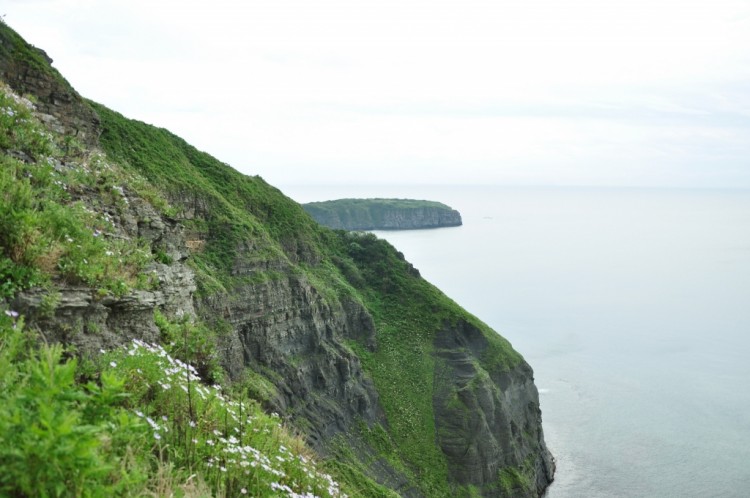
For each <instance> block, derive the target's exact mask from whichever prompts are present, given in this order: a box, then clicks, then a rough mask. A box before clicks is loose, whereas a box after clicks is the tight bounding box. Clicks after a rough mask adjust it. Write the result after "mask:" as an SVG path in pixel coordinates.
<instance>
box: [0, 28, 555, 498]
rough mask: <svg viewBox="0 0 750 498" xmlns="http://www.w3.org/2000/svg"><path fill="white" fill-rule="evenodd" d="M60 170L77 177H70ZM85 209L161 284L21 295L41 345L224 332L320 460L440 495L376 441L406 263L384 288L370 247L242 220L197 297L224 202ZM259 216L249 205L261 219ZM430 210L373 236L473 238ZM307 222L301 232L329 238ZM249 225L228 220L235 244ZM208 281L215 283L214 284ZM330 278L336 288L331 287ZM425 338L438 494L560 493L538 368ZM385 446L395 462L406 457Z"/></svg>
mask: <svg viewBox="0 0 750 498" xmlns="http://www.w3.org/2000/svg"><path fill="white" fill-rule="evenodd" d="M0 28H1V26H0ZM5 31H6V30H4V29H0V35H1V36H0V41H1V42H2V43H3V44H4V45H3V46H4V48H3V49H2V51H0V72H2V77H3V79H4V80H6V81H8V83H9V84H12V85H16V86H14V88H19V89H20V91H22V92H27V93H30V94H32V95H34V96H35V98H36V100H37V101H38V104H37V110H38V112H39V117H40V118H41V119H42V120H43V121H44V122H46V123H48V124H49V125H50V127H51V129H52V130H55V131H56V132H64V133H67V134H69V135H74V136H77V137H79V138H80V139H82V140H84V143H91V144H94V143H96V141H97V137H99V131H100V127H102V126H103V120H100V119H99V116H97V114H96V112H95V111H94V110H93V109H92V108H91V107H89V106H88V105H87V103H86V101H85V100H83V99H82V98H80V96H78V95H77V94H76V93H75V92H74V91H73V90H72V89H70V88H69V86H66V85H67V84H66V83H64V80H60V79H57V78H56V77H55V76H54V75H52V76H51V75H50V74H52V73H49V71H44V70H42V69H40V68H39V67H37V66H36V65H35V64H37V62H38V61H37V62H34V63H28V61H27V62H24V61H23V60H22V58H21V59H19V57H18V54H19V53H25V52H23V50H29V47H25V48H24V47H21V48H19V46H18V45H14V44H17V43H19V42H18V41H17V40H16V39H15V38H13V37H12V36H11V35H9V34H8V33H6V32H5ZM22 49H23V50H22ZM35 53H36V54H37V56H40V57H41V54H40V53H38V52H35ZM14 54H15V55H14ZM48 69H49V68H48ZM14 82H15V83H14ZM66 92H67V93H66ZM61 95H67V97H65V98H61V97H60V96H61ZM58 125H59V126H58ZM144 126H145V125H144ZM86 153H87V154H93V153H96V152H94V151H91V150H89V151H87V152H86ZM57 166H58V167H61V168H64V167H66V165H65V164H62V163H61V164H59V165H57ZM211 166H212V167H216V168H219V167H220V166H216V165H215V164H214V163H211ZM221 167H224V168H226V169H225V170H222V172H223V173H222V174H225V175H226V176H227V177H229V178H235V177H234V176H231V175H234V174H235V173H234V172H231V171H230V169H229V168H228V167H226V166H225V165H221ZM206 176H208V175H206ZM235 179H236V178H235ZM240 180H241V179H240ZM240 180H237V181H240ZM258 188H261V187H258ZM268 188H269V189H270V187H268ZM217 191H218V190H217ZM261 194H262V195H259V198H261V199H262V198H264V196H265V198H270V197H272V196H271V195H270V194H269V193H268V192H267V191H263V192H262V193H261ZM73 195H74V197H75V199H74V200H76V201H79V202H81V203H83V204H84V205H86V206H87V207H88V208H89V209H90V210H92V211H96V212H98V213H103V214H106V216H107V217H108V219H110V220H111V223H112V230H111V232H109V233H106V234H104V236H106V237H112V238H118V239H129V240H140V241H142V243H143V244H145V246H146V247H148V248H149V249H150V250H151V252H152V254H153V255H154V256H155V257H154V258H153V261H152V262H151V263H150V264H149V266H148V267H147V268H146V272H147V274H148V275H150V278H152V279H153V285H152V286H151V287H150V288H149V289H148V290H137V291H132V292H130V293H129V294H127V295H125V296H122V297H116V296H113V295H111V294H106V293H105V294H102V293H101V292H100V291H99V290H98V289H94V288H91V287H86V286H83V285H76V286H71V285H66V284H65V283H64V282H60V281H57V282H55V283H54V285H53V287H52V288H47V289H44V290H42V289H30V290H27V291H24V292H20V293H19V294H18V295H16V296H15V297H14V301H13V302H12V303H11V304H12V307H13V309H16V310H18V311H20V312H22V313H23V314H24V315H26V317H27V320H28V322H27V323H28V324H29V326H31V327H33V328H37V329H39V330H40V331H42V332H43V333H44V334H45V336H46V338H47V339H48V340H51V341H60V342H64V343H66V344H70V345H73V346H76V347H77V349H78V351H79V352H81V353H83V354H86V353H87V352H94V351H97V350H98V349H100V348H105V349H107V348H112V347H115V346H117V345H119V344H123V343H125V342H127V341H129V340H130V338H136V337H137V338H141V339H145V340H147V341H157V340H158V339H159V329H158V327H157V326H156V323H155V312H157V311H158V312H159V313H163V314H165V315H166V316H168V317H172V318H180V319H184V320H188V321H195V322H201V321H202V322H204V323H219V322H220V323H221V324H223V325H224V326H225V327H226V329H225V331H224V333H223V334H220V335H219V336H218V338H217V339H216V340H217V344H216V345H215V350H216V351H217V354H218V355H219V356H220V358H219V360H220V362H221V364H222V365H223V367H224V369H225V370H226V372H227V374H228V378H229V380H230V381H240V380H242V379H243V378H244V376H245V374H247V373H248V371H250V370H252V371H253V372H254V373H255V374H256V375H257V376H260V377H263V378H265V379H266V380H267V381H268V382H269V383H270V384H273V386H274V392H273V393H272V394H271V396H270V397H269V398H268V399H266V400H265V401H266V403H267V404H268V408H269V409H270V410H276V411H278V412H279V413H280V414H281V415H282V416H283V417H284V418H286V419H287V420H288V421H289V422H290V423H292V424H294V425H295V427H296V428H297V429H298V430H299V431H300V432H302V433H304V434H305V435H306V437H307V439H308V441H309V442H310V443H311V444H312V445H313V447H314V448H315V449H317V450H318V451H319V452H320V453H322V454H328V455H335V454H336V453H335V449H336V447H335V444H342V441H343V444H349V445H350V448H352V451H351V453H352V454H353V455H354V457H356V458H359V459H360V460H361V462H364V463H363V466H364V468H365V469H366V471H367V472H368V473H369V474H370V475H371V476H372V477H374V478H375V479H376V480H378V481H379V482H381V483H384V484H385V485H387V486H389V487H391V488H393V489H395V490H397V491H398V492H399V493H400V494H401V495H403V496H430V489H432V490H433V491H434V490H435V488H423V487H420V482H419V478H420V471H421V469H420V468H418V467H416V465H417V464H415V463H414V462H413V461H408V460H394V459H396V458H400V457H399V456H398V455H399V454H400V452H401V450H400V449H397V450H396V451H394V452H393V454H391V455H389V457H388V458H386V457H385V456H384V455H383V453H382V451H381V448H380V446H379V445H378V444H376V443H375V442H373V441H372V440H368V439H367V437H366V436H365V435H363V434H364V433H366V432H367V431H368V430H370V429H372V428H381V429H383V430H384V431H385V433H386V437H390V436H388V435H387V431H388V428H389V423H390V421H389V416H394V415H393V412H390V414H389V412H388V411H387V410H386V409H385V407H384V403H383V402H382V399H383V393H384V392H385V391H386V390H387V389H389V388H391V387H390V386H389V385H387V384H383V383H381V384H380V385H378V384H377V383H376V382H375V381H374V379H373V378H372V376H371V373H372V370H369V371H368V367H367V366H366V364H367V361H365V360H366V359H367V358H368V357H369V358H370V361H372V357H373V355H374V354H375V353H376V352H377V351H378V350H379V348H381V347H382V346H381V344H380V342H381V338H384V339H385V340H390V339H391V338H389V337H388V336H387V335H386V336H384V335H382V334H383V330H385V329H389V330H391V332H389V333H393V332H392V329H393V327H394V326H393V325H392V324H391V323H389V321H392V319H393V317H391V316H388V315H385V316H384V314H383V313H384V312H383V310H382V309H375V308H376V307H375V306H374V305H373V303H378V302H380V301H383V302H387V300H388V299H389V298H392V297H393V296H388V293H389V292H390V289H392V288H398V287H399V286H400V285H401V284H402V282H401V281H402V280H409V282H410V285H414V288H415V289H423V290H424V289H427V286H426V285H423V284H425V283H424V281H423V280H421V278H420V277H419V275H418V272H416V271H415V270H414V269H413V268H412V267H411V266H410V265H408V264H406V263H404V264H405V265H406V266H407V267H408V269H407V271H402V272H400V273H394V274H393V275H389V276H387V278H385V279H383V280H382V281H381V280H378V278H379V275H381V274H383V272H382V271H381V270H380V268H381V267H382V265H384V264H385V263H384V262H383V261H382V260H381V259H379V258H380V256H382V255H383V254H385V255H386V256H387V257H389V258H393V259H394V260H398V261H402V260H403V256H401V255H397V253H396V251H395V250H394V249H393V248H392V247H390V246H386V245H384V244H372V247H371V248H370V247H369V246H368V245H367V244H366V243H365V242H366V241H364V240H360V241H359V243H357V242H353V241H348V243H347V244H346V245H345V247H344V248H342V247H339V246H337V245H336V244H338V243H339V242H340V240H339V239H337V238H336V237H337V236H336V235H334V233H333V232H331V231H330V230H325V231H322V232H316V231H315V230H323V229H321V228H320V227H317V226H315V228H314V229H312V228H311V229H309V230H308V231H306V232H304V233H294V231H287V232H283V233H281V234H278V232H279V231H280V228H278V226H282V227H286V226H288V225H289V223H290V220H289V219H287V218H283V219H282V221H280V222H278V226H275V227H272V228H269V227H268V226H264V225H263V222H262V221H259V220H261V218H260V215H258V217H257V218H248V219H246V220H243V221H242V223H244V224H245V225H252V226H251V228H250V229H248V231H247V232H243V233H245V234H246V235H244V236H243V237H244V238H243V239H242V240H241V241H240V242H239V243H237V244H236V245H235V246H232V247H229V248H225V247H224V246H223V245H222V246H221V247H222V249H226V250H225V252H223V253H221V254H222V255H224V256H226V257H227V258H229V259H230V262H229V264H228V266H229V268H231V270H230V271H225V270H216V269H215V268H214V269H213V271H215V272H217V273H218V272H220V271H224V272H225V274H222V275H221V276H222V278H223V280H222V285H217V287H216V288H215V289H212V290H211V291H210V292H208V291H205V290H204V291H203V292H201V293H199V292H197V288H198V287H197V285H196V280H197V278H198V277H199V275H198V273H199V269H198V267H197V266H196V264H194V262H195V259H196V256H198V255H201V254H203V252H204V251H206V250H207V249H206V247H207V246H211V244H214V245H215V246H218V245H220V244H224V245H226V240H224V239H221V240H220V235H217V234H223V233H224V232H221V231H220V230H217V229H216V227H215V226H212V225H211V223H214V222H215V220H214V219H213V218H212V209H215V206H216V204H215V197H216V196H217V195H219V194H217V193H216V191H215V192H212V193H211V196H214V197H211V198H210V199H209V197H210V196H209V195H208V194H205V195H204V193H202V192H201V191H199V190H194V191H190V192H174V191H173V192H168V193H165V196H166V197H168V198H169V200H170V201H171V203H172V205H173V207H174V208H175V209H174V210H172V211H170V213H171V214H170V215H167V214H165V210H164V209H157V208H155V207H154V204H153V202H152V201H149V200H147V199H146V198H144V197H143V196H141V195H139V194H138V193H137V191H136V190H135V189H130V188H129V187H128V186H127V185H124V186H122V195H123V199H124V201H123V202H119V203H118V204H117V205H116V206H115V205H112V204H108V203H106V202H102V200H101V198H100V196H101V192H100V191H99V190H97V189H95V188H91V189H89V190H82V191H78V192H75V193H74V194H73ZM224 202H227V201H224ZM257 202H260V201H257V200H253V201H252V202H251V201H248V202H247V204H248V205H250V206H251V207H253V203H257ZM268 202H270V201H268ZM279 202H280V203H279V204H278V205H272V206H271V207H272V208H274V209H271V208H267V207H266V206H265V205H264V206H263V207H262V209H261V208H258V212H263V213H264V214H265V215H267V216H268V218H269V219H272V218H273V217H274V216H279V211H282V210H283V211H285V212H288V213H292V215H290V216H296V215H295V214H294V213H297V212H298V211H300V210H299V206H296V205H294V204H293V203H292V201H291V200H288V199H283V200H281V201H279ZM419 209H421V210H417V211H410V212H408V213H407V212H405V211H399V209H395V210H392V211H391V212H390V214H388V215H385V216H384V217H383V218H381V220H382V221H383V223H385V224H379V225H378V226H371V227H369V228H387V229H407V228H424V227H426V226H445V225H446V224H447V223H454V224H460V215H458V217H456V216H457V213H455V212H454V213H455V214H445V213H444V212H443V211H444V210H436V209H435V208H434V207H433V208H429V207H425V206H422V207H421V208H419ZM300 212H301V211H300ZM448 212H449V213H450V209H449V208H448ZM302 216H303V218H304V220H303V221H304V223H302V224H301V226H307V225H305V223H307V224H309V225H310V226H314V225H315V224H314V223H312V222H311V221H310V220H309V218H307V217H305V216H304V214H302ZM446 220H449V221H446ZM450 220H452V221H450ZM235 222H236V220H231V219H230V220H227V219H222V223H224V224H225V225H226V227H225V228H226V229H227V230H230V231H231V230H232V229H233V228H234V225H233V223H235ZM268 223H270V222H268ZM236 224H237V225H240V224H241V223H239V222H236ZM369 228H368V227H362V228H361V229H369ZM350 235H356V234H350ZM274 237H276V238H274ZM373 238H374V237H373ZM326 244H328V245H326ZM368 248H369V249H372V251H369V249H368ZM346 251H349V252H350V253H349V255H348V256H347V254H348V253H347V252H346ZM368 251H369V252H368ZM351 254H354V255H355V256H356V257H354V256H351ZM156 255H161V256H160V257H156ZM347 258H349V259H347ZM399 258H400V259H399ZM366 265H369V266H367V267H366ZM393 266H394V265H388V268H390V269H393ZM311 268H313V269H314V271H313V270H311ZM200 271H202V272H203V273H204V274H203V276H204V277H205V273H206V270H205V269H201V270H200ZM320 275H327V276H329V277H330V278H331V279H332V280H335V282H333V283H332V282H326V281H322V280H320ZM424 292H433V291H432V290H429V289H427V290H424ZM50 295H52V296H53V299H52V301H54V303H53V305H50V298H49V296H50ZM400 301H401V302H402V303H403V301H404V299H400ZM423 301H425V302H427V301H429V300H428V299H427V298H424V300H423ZM430 303H431V304H429V306H430V310H429V314H430V315H433V314H434V315H437V314H441V313H445V314H446V316H447V315H451V314H452V313H457V312H455V310H454V309H453V307H450V311H446V310H445V309H443V308H440V307H439V306H442V305H441V304H439V303H442V301H434V303H438V304H434V303H433V302H432V301H430ZM461 313H464V312H462V311H461V312H460V313H459V315H460V314H461ZM451 316H453V315H451ZM461 316H463V315H461ZM421 326H422V328H421V329H419V332H418V333H417V332H415V331H414V330H416V329H414V330H412V329H410V328H409V327H410V326H409V325H408V324H405V325H399V327H397V328H396V330H397V333H398V334H404V335H414V336H417V335H419V336H420V337H419V338H417V339H419V341H422V342H415V343H414V344H415V346H414V348H413V350H410V351H409V352H408V354H409V355H426V356H425V357H424V358H423V359H425V360H426V361H425V364H432V363H434V365H435V366H434V379H433V382H432V385H433V386H434V387H433V388H432V392H429V393H428V396H431V399H432V415H431V416H433V418H434V426H435V432H434V434H430V435H429V436H430V437H429V440H430V444H432V442H431V441H432V440H433V439H434V441H435V442H436V443H435V444H437V445H438V446H439V450H440V452H439V453H440V455H441V459H442V460H441V463H440V465H445V466H446V467H447V469H448V479H449V482H445V483H441V487H440V488H439V490H440V491H441V492H440V493H439V494H440V495H441V496H447V495H448V494H449V493H450V492H451V490H463V491H466V490H468V489H473V490H478V491H479V493H480V494H482V495H483V496H540V495H541V494H542V493H543V490H544V489H545V488H546V486H547V485H548V484H549V482H551V480H552V473H553V469H554V464H553V461H552V458H551V456H550V454H549V452H548V451H547V449H546V447H545V445H544V440H543V436H542V428H541V414H540V413H541V412H540V409H539V400H538V394H537V391H536V388H535V386H534V384H533V374H532V371H531V368H530V367H529V366H528V365H527V364H526V363H525V362H523V360H521V359H520V357H518V358H519V359H518V360H515V359H514V360H513V362H512V364H508V365H503V364H495V363H493V362H494V360H493V358H494V356H493V354H494V353H493V351H494V350H493V347H495V346H493V344H495V343H493V341H492V340H491V339H494V337H492V336H488V335H487V334H488V332H487V331H483V330H480V329H479V328H478V327H476V326H475V325H472V324H471V323H469V322H468V321H466V320H449V321H446V322H445V323H444V324H443V326H442V328H439V330H434V329H430V328H429V327H430V326H431V325H429V326H424V325H421ZM422 336H424V338H422ZM415 340H416V339H415ZM495 345H496V344H495ZM391 373H392V374H393V375H392V377H391V378H396V379H397V378H398V372H391ZM391 409H392V410H393V408H391ZM396 409H398V407H396ZM419 429H420V430H422V429H423V428H419ZM334 443H335V444H334ZM387 443H388V444H389V445H392V447H394V448H399V447H398V445H399V444H400V443H399V441H392V440H389V441H388V442H387ZM393 455H397V456H393ZM504 473H505V474H504ZM504 475H505V476H506V478H505V479H504V478H503V476H504ZM507 476H510V477H507Z"/></svg>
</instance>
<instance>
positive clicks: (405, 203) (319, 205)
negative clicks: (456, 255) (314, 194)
mask: <svg viewBox="0 0 750 498" xmlns="http://www.w3.org/2000/svg"><path fill="white" fill-rule="evenodd" d="M302 207H303V208H305V211H307V212H308V213H309V214H310V216H312V217H313V218H314V219H315V221H317V222H318V223H320V224H321V225H324V226H327V227H329V228H337V229H343V230H414V229H420V228H440V227H456V226H460V225H461V214H460V213H459V212H458V211H456V210H455V209H452V208H451V207H449V206H446V205H445V204H443V203H441V202H436V201H424V200H415V199H337V200H333V201H322V202H310V203H307V204H303V205H302Z"/></svg>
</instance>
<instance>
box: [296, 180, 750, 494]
mask: <svg viewBox="0 0 750 498" xmlns="http://www.w3.org/2000/svg"><path fill="white" fill-rule="evenodd" d="M283 190H284V191H285V192H286V193H287V194H288V195H290V196H291V197H292V198H294V199H296V200H298V201H300V202H307V201H312V200H325V199H332V198H339V197H376V196H379V197H411V198H422V199H430V200H438V201H442V202H445V203H447V204H449V205H451V206H452V207H454V208H456V209H458V210H459V211H461V214H462V216H463V220H464V225H463V226H462V227H457V228H444V229H437V230H426V231H425V230H422V231H401V232H376V233H377V235H378V236H380V237H383V238H386V239H387V240H389V241H390V242H391V243H392V244H393V245H394V246H396V247H397V248H398V249H399V250H400V251H402V252H403V253H404V254H405V255H406V258H407V259H408V260H409V261H411V262H412V263H413V264H414V265H415V266H416V267H417V268H419V270H420V271H421V272H422V275H423V276H424V277H425V278H427V279H428V280H429V281H431V282H432V283H434V284H435V285H437V286H438V287H440V288H441V289H442V290H443V291H444V292H445V293H446V294H447V295H449V296H450V297H452V298H453V299H454V300H456V301H457V302H458V303H459V304H461V305H462V306H463V307H465V308H466V309H467V310H469V311H470V312H472V313H473V314H475V315H477V316H478V317H479V318H480V319H482V320H483V321H484V322H486V323H488V324H489V325H490V326H492V327H493V328H494V329H495V330H497V331H498V332H499V333H501V334H502V335H504V336H505V337H506V338H508V339H509V340H510V341H511V342H512V343H513V345H514V347H515V348H516V349H517V350H518V351H520V352H521V353H522V354H523V355H524V357H525V358H526V359H527V361H528V362H529V363H530V364H531V365H532V367H533V368H534V372H535V378H536V384H537V386H538V388H539V391H540V397H541V404H542V416H543V423H544V430H545V435H546V439H547V443H548V446H549V447H550V449H551V450H552V452H553V454H554V455H555V457H556V459H557V463H558V470H557V474H556V481H555V483H554V484H553V485H552V487H551V488H550V490H549V492H548V494H547V496H548V497H549V498H567V497H701V498H702V497H745V496H748V495H750V386H748V382H749V381H750V192H749V191H699V190H694V191H686V190H637V189H573V188H560V189H556V188H546V189H531V188H518V189H513V188H490V187H453V188H443V187H431V188H415V187H410V188H409V187H402V188H397V187H330V188H294V187H289V188H286V189H283Z"/></svg>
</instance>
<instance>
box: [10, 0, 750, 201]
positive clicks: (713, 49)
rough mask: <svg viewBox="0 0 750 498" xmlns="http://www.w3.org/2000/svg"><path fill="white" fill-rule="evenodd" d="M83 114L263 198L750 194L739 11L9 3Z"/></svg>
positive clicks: (718, 7)
mask: <svg viewBox="0 0 750 498" xmlns="http://www.w3.org/2000/svg"><path fill="white" fill-rule="evenodd" d="M0 15H5V17H4V19H5V21H6V22H7V23H8V24H9V25H10V26H11V27H13V28H14V29H15V30H16V31H18V32H19V33H20V34H21V35H22V36H23V37H24V38H25V39H26V40H27V41H29V42H30V43H32V44H34V45H36V46H39V47H41V48H43V49H44V50H46V51H47V53H48V54H49V55H50V56H51V57H52V58H53V59H54V61H55V62H54V65H55V67H57V68H58V69H59V70H60V71H61V72H62V73H63V75H64V76H65V77H66V78H67V79H68V80H69V81H70V82H71V83H72V85H73V86H74V87H75V88H76V89H77V90H78V91H79V92H80V93H81V94H83V95H84V96H86V97H88V98H91V99H93V100H96V101H98V102H101V103H103V104H105V105H107V106H108V107H110V108H112V109H114V110H117V111H119V112H122V113H123V114H125V115H126V116H128V117H132V118H136V119H140V120H143V121H146V122H148V123H152V124H155V125H158V126H162V127H165V128H168V129H170V130H171V131H173V132H175V133H176V134H178V135H180V136H182V137H184V138H185V139H187V140H188V141H189V142H190V143H192V144H194V145H196V146H197V147H198V148H200V149H202V150H205V151H207V152H209V153H211V154H212V155H214V156H216V157H217V158H219V159H221V160H222V161H225V162H227V163H229V164H231V165H232V166H234V167H235V168H237V169H239V170H240V171H242V172H244V173H247V174H259V175H261V176H263V177H264V178H265V179H266V180H268V181H269V182H270V183H272V184H275V185H279V186H283V185H291V184H309V183H317V184H331V183H357V184H362V183H380V184H389V183H413V184H420V183H427V184H435V183H449V184H459V183H460V184H477V183H480V184H493V183H496V184H501V185H518V184H521V185H536V184H542V185H618V186H619V185H636V186H679V187H686V186H707V187H738V186H739V187H747V188H750V0H697V1H696V0H616V1H612V0H493V1H476V0H429V1H427V0H398V1H392V0H369V1H363V0H243V1H227V0H212V1H197V0H181V1H171V0H170V1H162V0H159V1H156V0H113V1H107V0H5V1H4V2H3V5H2V6H0Z"/></svg>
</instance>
